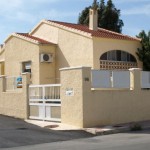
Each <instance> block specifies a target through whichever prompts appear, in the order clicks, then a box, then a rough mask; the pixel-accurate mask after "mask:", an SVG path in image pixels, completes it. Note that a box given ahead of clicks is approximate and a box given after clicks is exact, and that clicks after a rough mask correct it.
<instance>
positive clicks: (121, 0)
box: [113, 0, 150, 4]
mask: <svg viewBox="0 0 150 150" xmlns="http://www.w3.org/2000/svg"><path fill="white" fill-rule="evenodd" d="M113 2H114V3H118V4H121V3H128V4H131V3H144V2H150V1H149V0H113Z"/></svg>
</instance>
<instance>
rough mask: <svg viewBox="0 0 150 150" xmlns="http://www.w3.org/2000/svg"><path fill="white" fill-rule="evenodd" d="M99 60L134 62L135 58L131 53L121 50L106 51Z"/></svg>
mask: <svg viewBox="0 0 150 150" xmlns="http://www.w3.org/2000/svg"><path fill="white" fill-rule="evenodd" d="M100 60H109V61H122V62H123V61H124V62H136V58H135V57H134V56H133V55H131V54H129V53H128V52H125V51H121V50H113V51H108V52H106V53H104V54H103V55H101V57H100Z"/></svg>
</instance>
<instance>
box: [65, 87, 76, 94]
mask: <svg viewBox="0 0 150 150" xmlns="http://www.w3.org/2000/svg"><path fill="white" fill-rule="evenodd" d="M66 96H74V90H73V88H66Z"/></svg>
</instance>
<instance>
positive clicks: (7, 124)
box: [0, 115, 92, 149]
mask: <svg viewBox="0 0 150 150" xmlns="http://www.w3.org/2000/svg"><path fill="white" fill-rule="evenodd" d="M87 137H92V135H91V134H89V133H86V132H84V131H54V130H50V129H45V128H40V127H38V126H35V125H32V124H29V123H26V122H24V121H23V120H20V119H14V118H11V117H6V116H1V115H0V149H1V148H13V147H15V149H16V147H20V146H29V145H36V144H43V143H52V142H58V141H68V140H73V139H79V138H87Z"/></svg>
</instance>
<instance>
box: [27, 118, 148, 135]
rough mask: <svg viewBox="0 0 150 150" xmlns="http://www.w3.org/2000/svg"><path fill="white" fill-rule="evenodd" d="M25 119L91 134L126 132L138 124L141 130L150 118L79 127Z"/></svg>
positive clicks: (32, 122)
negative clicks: (111, 124) (110, 124)
mask: <svg viewBox="0 0 150 150" xmlns="http://www.w3.org/2000/svg"><path fill="white" fill-rule="evenodd" d="M25 121H26V122H28V123H31V124H34V125H37V126H40V127H43V128H47V129H51V130H59V131H63V130H64V131H66V130H83V131H86V132H88V133H91V134H93V135H108V134H115V133H122V132H128V131H131V128H133V129H134V126H138V127H139V126H140V128H141V129H142V130H146V129H150V120H148V121H140V122H130V123H126V124H117V125H113V126H98V127H92V128H79V127H76V126H71V125H68V124H62V123H58V122H48V121H38V120H25ZM135 130H136V129H135ZM137 130H138V129H137Z"/></svg>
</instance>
